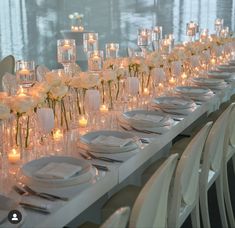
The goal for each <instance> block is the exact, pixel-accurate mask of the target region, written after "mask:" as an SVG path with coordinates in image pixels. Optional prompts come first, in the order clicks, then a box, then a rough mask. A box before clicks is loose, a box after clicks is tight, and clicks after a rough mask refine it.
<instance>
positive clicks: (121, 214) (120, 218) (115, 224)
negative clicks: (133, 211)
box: [100, 207, 130, 228]
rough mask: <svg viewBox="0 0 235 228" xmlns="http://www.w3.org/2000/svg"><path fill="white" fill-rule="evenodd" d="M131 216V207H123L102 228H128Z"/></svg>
mask: <svg viewBox="0 0 235 228" xmlns="http://www.w3.org/2000/svg"><path fill="white" fill-rule="evenodd" d="M129 216H130V208H129V207H121V208H119V209H118V210H117V211H115V212H114V213H113V214H112V215H111V216H110V217H109V218H108V219H107V220H106V221H105V222H104V223H103V224H102V225H101V226H100V228H111V227H112V228H126V226H127V222H128V220H129Z"/></svg>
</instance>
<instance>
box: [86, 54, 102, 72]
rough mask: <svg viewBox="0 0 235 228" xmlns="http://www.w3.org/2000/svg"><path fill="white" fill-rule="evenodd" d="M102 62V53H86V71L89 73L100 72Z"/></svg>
mask: <svg viewBox="0 0 235 228" xmlns="http://www.w3.org/2000/svg"><path fill="white" fill-rule="evenodd" d="M103 61H104V52H103V51H100V50H99V51H98V50H97V51H91V52H88V70H89V71H101V70H102V67H103Z"/></svg>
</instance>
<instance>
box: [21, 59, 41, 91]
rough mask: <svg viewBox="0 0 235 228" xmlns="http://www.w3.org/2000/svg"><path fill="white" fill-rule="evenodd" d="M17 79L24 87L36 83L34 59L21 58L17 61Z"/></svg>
mask: <svg viewBox="0 0 235 228" xmlns="http://www.w3.org/2000/svg"><path fill="white" fill-rule="evenodd" d="M16 80H17V83H18V85H19V86H21V87H23V88H29V87H31V86H32V85H33V84H34V83H35V81H36V76H35V63H34V61H25V60H19V61H17V62H16Z"/></svg>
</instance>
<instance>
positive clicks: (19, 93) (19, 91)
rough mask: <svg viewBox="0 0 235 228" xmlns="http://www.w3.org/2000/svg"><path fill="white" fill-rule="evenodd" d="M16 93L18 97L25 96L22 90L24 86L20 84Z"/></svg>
mask: <svg viewBox="0 0 235 228" xmlns="http://www.w3.org/2000/svg"><path fill="white" fill-rule="evenodd" d="M17 95H18V96H19V97H25V96H26V94H25V92H24V88H23V87H22V86H20V88H19V90H18V91H17Z"/></svg>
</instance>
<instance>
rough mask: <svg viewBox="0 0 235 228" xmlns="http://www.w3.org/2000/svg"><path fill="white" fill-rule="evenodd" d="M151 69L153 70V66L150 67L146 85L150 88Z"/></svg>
mask: <svg viewBox="0 0 235 228" xmlns="http://www.w3.org/2000/svg"><path fill="white" fill-rule="evenodd" d="M151 71H152V67H149V74H148V79H147V85H146V88H148V87H149V83H150V77H151Z"/></svg>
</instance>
